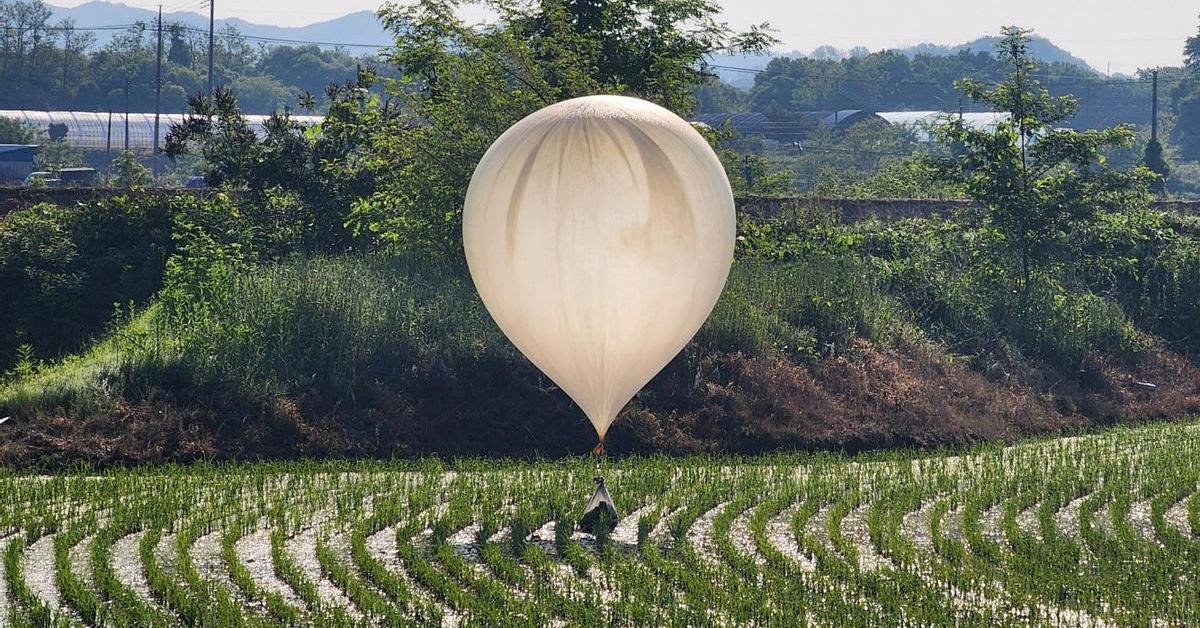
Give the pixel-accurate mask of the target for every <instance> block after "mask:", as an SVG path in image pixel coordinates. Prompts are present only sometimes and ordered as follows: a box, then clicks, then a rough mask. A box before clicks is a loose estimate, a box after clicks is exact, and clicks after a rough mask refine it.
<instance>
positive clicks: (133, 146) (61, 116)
mask: <svg viewBox="0 0 1200 628" xmlns="http://www.w3.org/2000/svg"><path fill="white" fill-rule="evenodd" d="M0 117H2V118H9V119H13V120H20V121H21V122H24V123H25V124H27V125H29V126H31V127H34V128H36V129H38V130H39V131H41V132H42V133H45V134H46V135H47V136H50V137H53V136H52V135H51V132H50V127H51V125H62V127H58V128H59V129H60V130H61V129H62V128H64V127H65V129H66V135H65V136H63V139H64V140H66V142H67V144H68V145H70V146H72V147H74V148H78V149H81V150H84V151H89V152H92V151H105V152H111V151H120V150H126V149H128V150H131V151H134V152H137V153H151V152H153V151H154V148H155V142H154V114H153V113H130V114H128V116H126V114H124V113H117V112H112V113H109V112H96V111H29V110H24V111H22V110H12V109H9V110H0ZM244 117H245V118H246V122H247V123H249V125H250V128H251V129H253V130H254V132H255V133H258V134H260V135H261V134H262V133H263V123H265V122H266V120H267V118H268V117H269V116H263V115H247V116H244ZM183 118H184V115H183V114H180V113H164V114H159V124H158V140H159V143H158V146H162V145H163V144H165V143H166V137H167V132H168V131H170V130H171V125H174V124H178V123H180V122H182V121H183ZM127 119H128V125H126V121H127ZM292 119H293V120H295V121H296V122H299V123H300V124H305V125H311V124H317V123H319V122H321V120H322V119H323V118H322V116H295V115H294V116H292ZM127 128H128V135H127V134H126V129H127Z"/></svg>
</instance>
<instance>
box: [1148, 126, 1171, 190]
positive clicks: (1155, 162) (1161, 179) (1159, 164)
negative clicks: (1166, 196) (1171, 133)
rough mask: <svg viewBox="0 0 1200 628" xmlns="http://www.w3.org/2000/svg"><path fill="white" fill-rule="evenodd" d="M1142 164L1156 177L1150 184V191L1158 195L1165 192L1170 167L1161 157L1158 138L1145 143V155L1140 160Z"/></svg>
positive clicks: (1160, 144) (1160, 146)
mask: <svg viewBox="0 0 1200 628" xmlns="http://www.w3.org/2000/svg"><path fill="white" fill-rule="evenodd" d="M1142 164H1143V165H1145V166H1146V169H1147V170H1149V171H1150V172H1153V173H1154V174H1155V176H1156V178H1155V180H1154V182H1153V183H1151V184H1150V185H1151V189H1153V190H1154V191H1155V192H1158V193H1162V192H1164V191H1166V189H1167V177H1169V176H1170V175H1171V166H1170V164H1168V163H1167V158H1166V157H1165V156H1164V155H1163V147H1162V142H1159V141H1158V138H1151V140H1150V141H1149V142H1146V153H1145V155H1144V156H1143V158H1142Z"/></svg>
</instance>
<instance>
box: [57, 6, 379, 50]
mask: <svg viewBox="0 0 1200 628" xmlns="http://www.w3.org/2000/svg"><path fill="white" fill-rule="evenodd" d="M48 6H49V7H50V8H51V9H52V10H53V11H54V19H55V20H56V21H57V20H59V19H63V18H69V19H73V20H75V26H77V27H81V28H82V27H91V26H113V25H122V24H132V23H134V22H139V21H140V22H146V23H153V22H154V20H156V19H157V18H158V13H157V12H156V11H151V10H149V9H140V8H137V7H131V6H126V5H124V4H121V3H118V2H103V1H101V0H93V1H92V2H87V3H85V4H81V5H79V6H77V7H69V8H68V7H56V6H54V5H48ZM171 22H182V23H183V24H185V25H187V26H191V27H195V28H202V29H207V28H208V16H207V15H201V14H199V13H190V12H178V13H164V14H163V23H164V24H165V23H171ZM225 24H230V25H233V26H235V27H237V29H238V30H239V31H240V32H241V33H242V34H243V35H246V36H248V37H251V38H254V37H262V38H269V39H288V40H303V41H319V42H328V43H334V44H336V43H349V44H360V45H361V44H368V45H389V44H391V43H392V40H391V38H390V37H388V35H387V34H386V33H385V32H384V30H383V26H382V25H380V23H379V20H378V19H377V18H376V17H375V14H374V13H372V12H371V11H357V12H355V13H350V14H347V15H343V16H342V17H339V18H335V19H332V20H327V21H324V22H317V23H315V24H309V25H307V26H296V27H285V26H272V25H269V24H255V23H254V22H247V21H246V20H243V19H240V18H226V19H218V20H217V21H216V27H217V31H218V32H220V30H221V27H222V26H223V25H225ZM114 34H115V31H96V42H97V44H99V45H104V44H105V43H107V42H108V40H110V39H112V36H113V35H114ZM351 51H352V52H353V51H354V49H351Z"/></svg>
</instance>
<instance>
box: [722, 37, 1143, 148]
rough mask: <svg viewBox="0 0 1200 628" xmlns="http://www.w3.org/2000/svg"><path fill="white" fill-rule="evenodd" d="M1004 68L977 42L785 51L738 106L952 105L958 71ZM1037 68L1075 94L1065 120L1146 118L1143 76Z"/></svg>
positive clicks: (779, 113)
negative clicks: (843, 54) (831, 55)
mask: <svg viewBox="0 0 1200 628" xmlns="http://www.w3.org/2000/svg"><path fill="white" fill-rule="evenodd" d="M1007 72H1008V67H1007V66H1006V64H1005V63H1004V62H1003V61H1002V60H1001V59H998V58H997V57H996V56H995V55H993V54H989V53H988V52H987V51H983V50H980V51H976V52H970V51H962V52H958V53H956V54H950V55H936V54H928V53H925V52H922V51H917V52H916V54H913V55H911V56H910V55H908V54H906V53H905V52H903V51H899V50H882V51H879V52H874V53H869V54H863V55H857V56H851V57H849V58H846V59H840V58H838V59H821V58H817V56H816V55H813V54H810V55H808V56H805V57H799V56H785V57H778V58H775V59H772V60H771V61H770V63H768V64H767V66H766V68H764V70H763V71H762V72H759V73H757V74H755V75H754V84H753V86H752V87H751V88H750V91H749V94H747V95H746V99H747V100H748V101H749V102H748V103H747V104H746V105H743V107H744V110H747V111H757V112H762V113H765V114H767V116H769V117H770V118H771V119H772V120H776V121H796V120H797V114H798V112H804V111H837V110H841V109H864V110H867V111H944V112H952V111H955V110H957V109H958V107H959V105H960V97H961V95H962V94H961V93H960V92H959V91H958V90H957V89H956V87H955V85H954V81H955V80H956V79H959V78H962V77H968V76H969V77H975V78H978V79H980V80H984V81H991V82H999V81H1002V80H1004V77H1005V75H1006V74H1007ZM1040 74H1042V75H1045V79H1044V83H1045V84H1046V85H1047V86H1048V88H1049V89H1051V90H1052V91H1055V92H1064V93H1065V92H1073V93H1075V94H1077V95H1078V96H1079V98H1080V101H1079V105H1080V106H1079V109H1078V111H1076V112H1075V114H1074V115H1073V116H1072V117H1071V119H1070V121H1069V125H1070V126H1072V127H1075V128H1081V129H1085V128H1096V127H1101V126H1108V125H1111V124H1113V121H1114V120H1116V121H1120V122H1125V123H1131V124H1132V123H1141V122H1142V121H1143V120H1144V119H1145V103H1146V102H1147V101H1148V100H1149V98H1150V85H1149V81H1145V80H1140V81H1130V80H1127V79H1125V78H1123V77H1121V78H1114V79H1112V80H1108V77H1106V76H1105V75H1103V74H1101V73H1099V72H1096V71H1094V70H1092V69H1090V68H1087V67H1083V66H1080V65H1076V64H1074V63H1068V62H1053V63H1048V64H1045V65H1044V66H1043V67H1042V68H1041V72H1040ZM1139 78H1148V77H1146V76H1144V75H1139ZM1085 84H1086V87H1083V86H1082V85H1085ZM961 105H962V107H963V109H965V110H966V111H986V110H987V109H986V107H983V106H980V103H972V102H971V101H970V100H969V99H964V100H962V101H961ZM730 111H736V109H730Z"/></svg>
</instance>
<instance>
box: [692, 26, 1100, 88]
mask: <svg viewBox="0 0 1200 628" xmlns="http://www.w3.org/2000/svg"><path fill="white" fill-rule="evenodd" d="M997 39H998V38H997V37H996V36H994V35H986V36H984V37H980V38H978V39H975V40H973V41H969V42H967V43H965V44H958V45H941V44H917V45H916V46H909V47H907V48H895V49H894V50H896V52H899V53H901V54H904V55H907V56H909V57H915V56H917V55H919V54H924V55H931V56H935V57H947V56H950V55H954V54H958V53H959V52H961V51H963V50H967V51H970V52H987V53H994V52H995V50H996V48H995V46H996V40H997ZM1029 52H1030V53H1031V54H1032V55H1033V57H1034V58H1035V59H1037V60H1038V61H1040V62H1042V63H1055V62H1063V63H1070V64H1073V65H1077V66H1080V67H1082V68H1086V69H1089V70H1092V71H1093V72H1095V71H1096V69H1095V68H1093V67H1091V66H1090V65H1088V64H1087V62H1086V61H1084V60H1083V59H1080V58H1079V57H1076V56H1075V55H1073V54H1071V53H1070V52H1067V51H1066V50H1064V49H1062V48H1060V47H1059V46H1057V45H1055V44H1054V42H1052V41H1050V40H1049V39H1046V38H1045V37H1038V36H1034V37H1033V38H1032V40H1030V42H1029ZM865 54H869V51H868V50H867V49H866V48H863V47H862V46H857V47H855V48H851V49H849V50H844V49H841V48H835V47H833V46H819V47H817V48H815V49H813V50H812V51H811V52H803V51H800V50H792V51H789V52H770V53H768V54H763V55H745V54H736V55H729V54H722V55H714V56H713V58H712V62H713V64H715V65H717V66H727V67H725V68H721V67H718V68H716V70H715V71H716V73H717V75H718V76H719V77H721V80H722V81H724V82H726V83H729V84H730V85H733V86H735V87H740V88H742V89H749V88H750V87H752V86H753V85H754V74H755V73H754V70H761V69H763V68H765V67H767V64H768V63H770V62H771V59H774V58H776V57H788V58H791V59H796V58H799V57H808V58H813V59H831V60H838V59H848V58H850V57H859V56H862V55H865ZM732 68H737V69H732Z"/></svg>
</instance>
